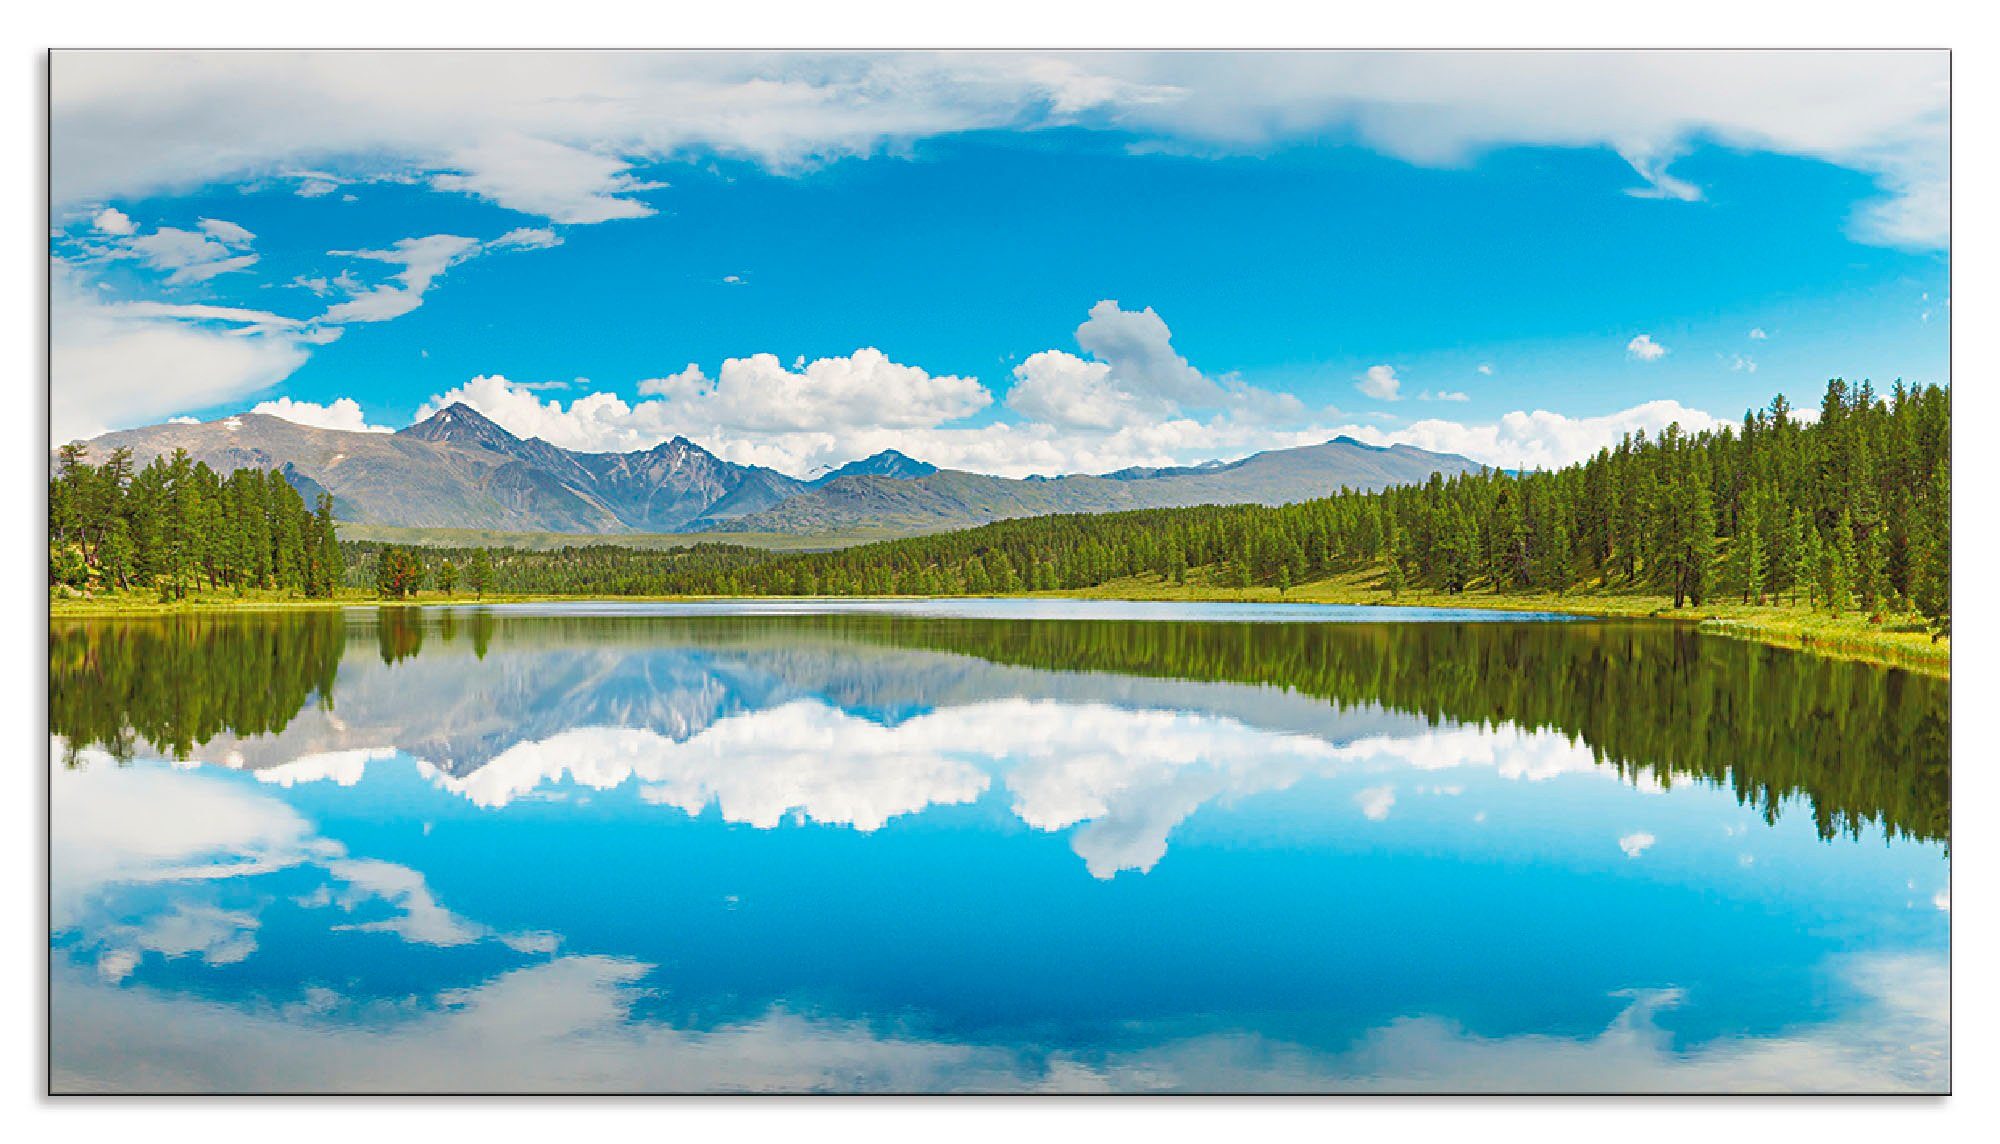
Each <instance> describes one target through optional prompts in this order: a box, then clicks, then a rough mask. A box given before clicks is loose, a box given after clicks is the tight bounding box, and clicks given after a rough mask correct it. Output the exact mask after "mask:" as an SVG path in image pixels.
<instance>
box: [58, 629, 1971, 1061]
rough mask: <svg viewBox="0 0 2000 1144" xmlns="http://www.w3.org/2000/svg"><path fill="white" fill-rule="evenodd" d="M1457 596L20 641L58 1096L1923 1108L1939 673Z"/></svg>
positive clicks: (1931, 1010)
mask: <svg viewBox="0 0 2000 1144" xmlns="http://www.w3.org/2000/svg"><path fill="white" fill-rule="evenodd" d="M807 613H810V614H807ZM1278 613H1282V615H1279V614H1278ZM1385 615H1388V616H1394V617H1395V618H1396V619H1399V620H1400V619H1408V620H1414V619H1418V618H1422V619H1425V620H1429V621H1433V622H1425V623H1413V622H1383V620H1384V617H1385ZM1274 618H1283V619H1289V620H1300V619H1307V620H1310V621H1312V622H1294V623H1289V624H1277V623H1255V624H1253V623H1245V622H1238V621H1251V620H1259V621H1261V620H1267V619H1274ZM1470 618H1471V617H1459V616H1455V615H1445V616H1436V615H1431V616H1423V617H1417V616H1408V617H1405V616H1402V615H1400V614H1399V613H1396V612H1391V611H1389V610H1385V609H1372V608H1357V609H1296V610H1295V609H1292V608H1289V607H1284V608H1277V609H1274V608H1271V607H1260V606H1248V607H1244V606H1232V605H1196V606H1186V605H1114V604H1106V603H1090V604H1079V605H1064V604H1061V603H1058V602H1049V601H1033V602H1025V601H1023V602H1016V601H992V602H951V603H935V604H932V603H926V604H919V605H897V606H885V605H879V604H878V605H873V606H870V607H867V608H862V607H856V606H843V607H838V608H833V609H828V608H826V607H824V606H822V605H821V604H819V603H818V602H814V603H813V604H812V605H811V606H810V607H803V606H801V605H791V606H787V605H782V604H781V605H775V606H772V605H727V606H716V605H699V606H689V605H673V606H664V605H643V606H641V605H615V604H614V605H582V606H568V605H563V606H553V605H532V606H521V607H516V608H492V609H473V610H464V609H461V610H451V611H444V610H436V609H432V610H426V611H423V612H418V611H416V610H414V609H398V610H384V611H382V612H380V613H377V612H374V611H356V612H352V613H350V614H348V615H346V616H339V615H321V616H300V615H296V614H289V615H283V616H277V615H274V616H263V617H216V618H210V619H187V620H182V621H177V622H173V623H149V622H143V621H102V622H91V623H79V624H64V625H55V626H52V628H51V721H52V729H53V731H54V732H55V738H54V740H53V741H52V752H51V757H52V764H51V774H50V793H51V831H52V838H51V842H52V845H51V887H50V892H51V921H50V942H51V958H52V967H51V982H50V988H51V1030H50V1034H51V1035H50V1041H51V1052H52V1078H53V1083H54V1086H55V1087H56V1088H57V1089H58V1090H60V1091H186V1090H195V1091H230V1092H245V1091H257V1092H273V1091H275V1092H303V1091H336V1092H355V1091H419V1092H439V1091H450V1092H458V1091H535V1092H571V1091H800V1090H823V1091H895V1092H915V1091H934V1090H970V1091H987V1092H994V1091H999V1092H1014V1091H1030V1090H1063V1091H1067V1090H1086V1091H1087V1090H1137V1091H1161V1090H1165V1091H1187V1090H1193V1091H1211V1092H1215V1091H1221V1092H1236V1091H1265V1090H1277V1091H1305V1092H1330V1091H1371V1090H1388V1091H1437V1090H1443V1091H1530V1092H1547V1091H1589V1090H1611V1091H1739V1090H1749V1091H1826V1090H1862V1091H1900V1090H1917V1091H1941V1090H1943V1089H1944V1088H1946V1087H1947V1086H1948V1084H1949V1059H1948V1037H1949V1021H1948V983H1949V978H1948V956H1949V932H1950V909H1949V906H1950V889H1949V860H1948V857H1947V855H1946V846H1947V843H1948V832H1949V810H1950V808H1949V765H1950V759H1949V747H1948V742H1949V695H1948V687H1947V686H1946V685H1944V684H1942V683H1939V682H1938V681H1935V680H1929V679H1925V678H1922V677H1917V676H1911V675H1907V674H1905V673H1901V672H1894V671H1887V670H1883V669H1877V668H1868V667H1861V666H1858V665H1850V664H1834V663H1828V662H1825V661H1817V660H1810V659H1806V658H1803V657H1800V656H1797V655H1794V654H1791V653H1787V652H1782V651H1778V650H1776V649H1768V648H1760V647H1756V646H1754V645H1749V644H1744V643H1738V642H1734V641H1723V640H1715V639H1710V638H1706V637H1700V636H1696V635H1693V634H1692V633H1688V632H1686V631H1683V630H1680V629H1672V628H1667V627H1664V626H1661V625H1630V624H1598V623H1546V622H1525V621H1523V620H1522V619H1521V618H1519V617H1501V618H1499V619H1495V618H1494V617H1493V616H1492V614H1490V613H1488V614H1481V615H1479V616H1478V617H1477V619H1478V620H1479V621H1480V622H1478V623H1471V622H1462V621H1464V620H1466V619H1470Z"/></svg>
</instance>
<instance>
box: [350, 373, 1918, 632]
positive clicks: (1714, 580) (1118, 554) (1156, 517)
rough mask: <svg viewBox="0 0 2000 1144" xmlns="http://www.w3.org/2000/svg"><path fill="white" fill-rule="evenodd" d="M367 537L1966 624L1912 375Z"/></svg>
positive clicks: (700, 585) (504, 588)
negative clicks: (668, 536)
mask: <svg viewBox="0 0 2000 1144" xmlns="http://www.w3.org/2000/svg"><path fill="white" fill-rule="evenodd" d="M347 548H348V560H349V566H350V572H349V576H350V580H351V581H352V582H355V583H358V584H365V583H370V582H371V581H372V582H376V583H378V584H386V583H388V582H389V581H390V579H394V578H393V577H388V576H387V574H386V573H385V569H388V568H390V567H391V566H400V567H403V568H404V572H403V573H401V578H400V580H399V581H398V582H399V583H402V584H404V585H412V584H422V583H425V582H429V583H432V584H438V578H437V576H436V575H435V574H434V573H435V572H436V571H442V570H445V569H449V571H446V572H445V580H446V581H447V582H448V583H449V584H450V585H451V587H452V588H463V589H469V590H474V591H478V592H506V593H551V594H577V595H680V594H686V595H732V596H733V595H751V596H756V595H808V596H810V595H836V596H845V595H887V594H904V595H959V594H972V595H981V594H992V593H1007V592H1017V591H1051V590H1058V591H1059V590H1074V589H1081V588H1089V587H1093V586H1095V585H1098V584H1103V583H1105V582H1107V581H1112V580H1117V579H1120V578H1123V577H1130V576H1139V575H1147V574H1151V575H1154V576H1158V577H1162V578H1164V579H1166V580H1169V581H1172V582H1174V583H1176V584H1190V583H1191V584H1197V585H1201V586H1207V587H1219V588H1241V587H1247V586H1250V585H1267V586H1275V587H1276V588H1278V589H1279V590H1280V591H1281V592H1283V591H1287V590H1289V589H1290V588H1291V587H1292V586H1294V585H1297V584H1301V583H1305V582H1308V581H1312V580H1316V579H1320V578H1323V577H1326V576H1328V575H1332V574H1336V573H1340V572H1344V571H1350V570H1353V569H1355V568H1359V567H1380V568H1381V569H1382V574H1381V577H1380V587H1381V590H1382V591H1383V593H1384V595H1385V596H1386V597H1390V598H1393V597H1394V596H1396V595H1397V594H1399V593H1401V592H1402V591H1405V590H1407V589H1409V588H1412V587H1425V588H1430V589H1435V590H1441V591H1445V592H1452V593H1459V592H1466V591H1479V590H1486V591H1493V592H1506V593H1510V594H1523V593H1525V594H1536V593H1547V594H1556V593H1561V592H1565V591H1571V590H1574V589H1577V588H1580V587H1591V588H1606V589H1629V590H1633V591H1640V592H1656V593H1659V594H1661V595H1663V596H1666V597H1670V598H1671V599H1672V601H1673V603H1674V605H1675V606H1676V607H1680V606H1684V605H1697V606H1698V605H1700V604H1701V603H1702V602H1703V601H1705V600H1712V599H1721V598H1731V599H1740V600H1743V601H1746V602H1755V601H1770V602H1773V603H1782V604H1791V605H1799V606H1804V607H1811V608H1819V609H1824V610H1827V611H1831V612H1833V613H1835V614H1841V613H1844V612H1849V611H1859V612H1861V613H1863V614H1866V615H1871V616H1879V615H1884V614H1889V613H1904V614H1909V613H1917V614H1921V615H1922V616H1923V617H1925V618H1926V619H1927V620H1928V622H1929V623H1930V624H1931V626H1932V627H1933V630H1935V631H1937V632H1939V633H1945V632H1948V631H1949V624H1950V608H1951V391H1950V388H1949V387H1948V386H1917V387H1906V386H1904V385H1902V384H1901V383H1900V382H1899V383H1897V385H1896V386H1895V387H1894V388H1893V389H1892V391H1891V392H1890V393H1889V394H1888V395H1887V396H1886V397H1884V396H1880V395H1878V394H1876V393H1875V392H1874V390H1873V388H1872V386H1870V385H1869V384H1867V383H1865V382H1864V383H1863V384H1861V385H1859V386H1853V387H1850V386H1849V385H1847V384H1846V383H1845V382H1843V381H1839V380H1835V381H1833V382H1830V383H1829V384H1828V386H1827V389H1826V393H1825V395H1824V397H1823V399H1822V400H1821V402H1820V405H1819V408H1818V410H1817V411H1816V415H1815V416H1814V417H1812V418H1802V417H1800V416H1798V415H1797V414H1795V413H1794V411H1793V409H1792V407H1791V405H1790V404H1789V403H1788V402H1787V401H1786V399H1785V398H1784V397H1783V396H1780V397H1778V398H1776V399H1775V400H1773V401H1772V402H1771V404H1770V405H1769V406H1768V407H1767V408H1765V409H1762V410H1758V411H1754V412H1751V413H1748V414H1746V415H1745V416H1744V418H1743V421H1742V423H1741V425H1730V426H1724V427H1721V428H1718V429H1713V430H1708V431H1704V432H1700V433H1694V434H1689V433H1685V432H1682V431H1681V429H1680V428H1679V427H1678V426H1675V425H1670V426H1668V427H1667V428H1666V429H1665V430H1663V431H1662V432H1660V433H1659V434H1657V435H1654V436H1651V437H1649V436H1647V435H1646V434H1645V433H1644V432H1640V433H1636V434H1633V435H1632V436H1630V437H1629V438H1627V439H1625V440H1624V441H1621V442H1620V443H1619V444H1618V445H1617V446H1615V447H1611V448H1606V449H1603V450H1601V451H1600V452H1599V453H1598V454H1597V455H1596V456H1594V457H1592V458H1591V459H1590V460H1588V461H1585V462H1583V463H1581V464H1577V465H1571V466H1568V467H1565V468H1562V469H1559V470H1555V471H1552V472H1551V471H1536V472H1529V473H1507V472H1500V471H1494V470H1488V471H1486V472H1484V473H1481V474H1468V475H1462V476H1455V477H1452V478H1450V479H1445V478H1443V477H1439V476H1433V477H1432V479H1431V480H1430V481H1428V482H1427V483H1425V484H1422V485H1412V486H1403V487H1399V488H1392V489H1387V490H1384V491H1381V492H1376V493H1360V492H1352V491H1345V490H1343V491H1342V492H1340V493H1337V494H1335V495H1333V496H1329V497H1324V498H1321V499H1318V500H1312V501H1306V502H1303V503H1299V504H1292V505H1286V506H1282V507H1277V508H1269V507H1262V506H1254V505H1233V506H1203V507H1195V508H1174V509H1151V510H1144V511H1139V512H1127V513H1114V514H1101V515H1088V514H1084V515H1077V514H1070V515H1054V516H1040V517H1029V518H1023V519H1018V520H1008V521H1001V522H998V523H994V524H989V525H985V526H982V527H979V528H973V529H967V530H964V531H961V532H950V533H940V534H935V535H929V536H919V537H911V538H907V539H902V540H892V541H884V542H880V543H876V544H869V545H864V546H860V547H855V548H848V549H843V550H839V551H834V552H819V553H770V552H759V551H753V550H749V549H745V548H740V547H737V546H733V545H726V544H701V545H696V546H694V547H691V548H687V549H681V550H677V551H671V552H638V551H633V550H630V549H622V548H618V547H615V546H610V545H589V546H577V547H570V548H562V549H555V550H550V551H541V552H528V551H521V550H512V549H497V550H491V551H486V550H475V549H427V550H424V551H423V553H422V554H421V555H419V554H416V553H412V552H411V551H410V550H407V549H400V550H399V549H396V548H395V547H394V546H384V545H349V546H347ZM474 563H477V564H478V565H479V568H478V570H477V574H476V576H468V575H467V569H468V568H469V567H470V566H471V565H473V564H474ZM411 565H414V568H413V569H411V568H410V567H409V566H411ZM427 576H428V580H427ZM475 581H476V583H475ZM440 586H442V585H440ZM386 594H391V595H394V594H399V593H396V592H394V591H390V592H388V593H386Z"/></svg>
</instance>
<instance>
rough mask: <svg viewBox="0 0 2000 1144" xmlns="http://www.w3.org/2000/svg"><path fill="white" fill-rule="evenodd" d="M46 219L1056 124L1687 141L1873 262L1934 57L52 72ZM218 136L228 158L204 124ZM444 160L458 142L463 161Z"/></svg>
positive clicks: (1721, 55) (1904, 197)
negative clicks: (1791, 158) (1718, 150)
mask: <svg viewBox="0 0 2000 1144" xmlns="http://www.w3.org/2000/svg"><path fill="white" fill-rule="evenodd" d="M50 70H51V128H50V140H51V151H52V154H51V175H52V199H53V200H54V202H55V203H56V204H57V206H58V207H61V206H62V205H64V204H68V203H72V202H79V201H89V200H96V201H104V200H107V199H113V198H117V197H120V196H130V195H136V194H141V193H149V192H154V191H158V190H162V189H176V188H182V187H188V186H193V185H197V184H201V183H206V182H211V181H216V180H225V179H232V178H243V177H250V176H257V175H263V174H268V173H272V172H282V171H287V170H294V171H295V170H298V169H300V168H301V167H302V166H306V165H310V166H311V167H313V168H314V169H315V171H316V172H318V173H323V174H324V175H326V176H329V177H327V178H325V179H324V180H323V181H333V179H334V178H346V177H354V176H359V175H370V174H379V173H393V174H402V175H406V176H410V175H414V176H416V177H420V178H425V179H428V180H429V181H430V183H431V185H433V186H436V187H438V188H439V189H442V190H447V191H452V192H462V193H468V194H474V195H478V196H480V197H483V198H487V199H490V200H491V201H494V202H496V203H499V204H500V205H502V206H506V207H510V208H513V209H517V210H522V211H527V212H530V213H536V214H540V215H542V216H543V217H546V218H550V219H553V220H557V221H573V222H590V221H600V220H605V219H615V218H631V217H637V216H639V215H643V214H646V213H650V211H651V208H650V207H649V206H647V205H646V204H645V203H644V202H642V201H641V200H640V199H638V198H637V197H636V196H637V195H639V194H641V193H643V189H644V187H645V184H644V183H642V182H639V181H638V180H637V179H636V178H635V176H634V175H633V174H632V169H633V166H634V165H635V164H642V163H645V162H647V161H650V160H654V159H660V158H667V157H672V156H676V155H687V154H689V153H695V152H706V153H715V154H722V155H728V156H739V157H748V158H751V159H754V160H757V161H760V162H762V163H764V164H766V165H767V166H769V167H771V168H773V169H778V170H789V169H796V168H798V167H801V166H805V165H809V164H812V163H815V162H819V161H823V160H827V159H832V158H838V157H841V156H847V155H867V154H874V153H879V152H882V151H885V150H894V149H897V148H899V147H901V146H903V145H905V144H907V143H909V142H911V141H913V140H916V139H921V138H925V137H930V136H935V135H942V134H950V133H956V132H962V131H970V130H978V129H984V128H998V127H1020V128H1028V129H1034V128H1040V127H1051V126H1064V125H1079V126H1083V127H1088V128H1111V129H1116V130H1120V131H1126V132H1131V133H1135V134H1138V135H1140V136H1141V137H1142V138H1143V139H1144V140H1146V141H1148V142H1150V143H1152V144H1153V145H1156V146H1162V147H1173V148H1181V149H1188V150H1201V151H1217V150H1227V151H1259V150H1263V149H1265V148H1268V147H1270V146H1272V145H1273V144H1275V143H1278V142H1282V141H1285V140H1290V139H1297V138H1301V137H1307V136H1314V135H1345V136H1347V137H1350V138H1353V139H1355V140H1357V141H1358V142H1359V143H1361V144H1362V145H1364V146H1368V147H1372V148H1374V149H1376V150H1378V151H1380V152H1382V153H1385V154H1388V155H1392V156H1395V157H1398V158H1401V159H1404V160H1407V161H1409V162H1413V163H1421V164H1432V165H1436V164H1454V163H1462V162H1465V161H1467V160H1469V159H1470V158H1472V157H1474V156H1476V155H1477V154H1479V153H1481V152H1483V151H1486V150H1491V149H1494V148H1500V147H1507V146H1515V145H1528V146H1555V147H1585V148H1600V149H1605V150H1610V151H1613V152H1615V153H1617V154H1619V155H1621V156H1623V157H1625V159H1626V161H1627V162H1629V163H1630V164H1631V165H1632V167H1633V169H1634V170H1635V171H1636V172H1637V173H1638V174H1639V175H1640V176H1641V178H1643V179H1644V180H1645V183H1646V186H1645V187H1644V188H1641V190H1642V191H1643V192H1644V193H1649V194H1654V195H1659V196H1664V197H1671V198H1683V199H1685V198H1693V197H1696V196H1698V194H1699V189H1698V188H1695V187H1693V186H1692V185H1691V184H1689V183H1687V182H1685V181H1684V180H1681V179H1678V178H1676V177H1674V176H1673V175H1672V174H1671V173H1670V172H1669V170H1668V166H1669V163H1670V161H1671V160H1672V159H1673V157H1675V156H1677V155H1679V154H1682V153H1684V152H1686V151H1688V150H1689V149H1690V148H1691V147H1692V146H1693V145H1694V144H1695V143H1697V142H1714V143H1719V144H1721V145H1724V146H1728V147H1732V148H1737V149H1739V150H1755V151H1769V152H1775V153H1779V154H1786V155H1795V156H1803V157H1807V158H1812V159H1818V160H1822V161H1825V162H1829V163H1833V164H1837V165H1840V166H1843V167H1847V168H1850V169H1853V170H1857V171H1861V172H1863V173H1865V174H1867V175H1869V176H1871V177H1872V178H1874V179H1875V181H1876V184H1877V186H1878V187H1879V189H1880V191H1881V193H1882V194H1881V198H1879V199H1878V200H1876V201H1874V202H1872V203H1870V204H1868V205H1867V206H1865V207H1864V208H1863V209H1862V210H1861V211H1860V213H1859V214H1858V215H1857V217H1856V218H1855V219H1854V221H1853V229H1854V232H1855V234H1856V235H1857V236H1858V237H1860V238H1862V239H1864V240H1866V241H1872V242H1886V243H1893V244H1897V245H1913V246H1926V247H1939V246H1942V245H1944V243H1945V242H1946V241H1947V238H1948V226H1949V210H1948V207H1949V182H1948V179H1949V171H1948V165H1947V164H1948V160H1947V155H1948V148H1947V140H1948V132H1949V98H1950V88H1949V73H1948V63H1947V57H1946V56H1945V55H1944V54H1943V53H1941V52H1923V51H1912V52H1872V51H1871V52H1757V51H1745V52H1575V53H1561V54H1557V53H1518V52H1352V53H1306V52H1298V53H1285V52H1276V53H1257V54H1254V55H1252V54H1244V55H1228V54H1218V53H1202V52H1185V53H1162V52H1131V53H1092V54H1072V55H1063V54H1051V53H1037V54H1027V53H1020V54H998V53H962V54H961V53H948V54H927V53H908V54H876V55H867V54H820V55H811V54H791V55H783V56H773V55H768V54H746V53H726V52H718V53H711V54H708V55H704V56H700V57H693V56H688V55H670V54H647V53H632V54H625V55H618V56H605V55H593V54H584V53H535V54H485V55H481V54H471V53H467V54H438V53H427V52H401V53H372V52H352V53H338V54H336V53H318V54H306V55H301V54H294V53H279V52H270V53H239V54H235V55H219V54H205V55H190V54H187V53H169V52H161V53H154V54H150V55H147V56H145V57H132V56H120V55H117V54H113V53H87V52H75V53H66V54H65V55H64V56H62V57H61V58H58V59H56V60H54V61H53V62H52V63H51V67H50ZM217 123H227V124H228V130H227V133H226V136H227V143H226V145H225V144H224V143H223V142H222V141H221V140H222V138H223V133H222V132H220V131H219V130H218V128H217V127H216V126H215V125H216V124H217ZM468 140H470V141H471V142H468Z"/></svg>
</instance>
